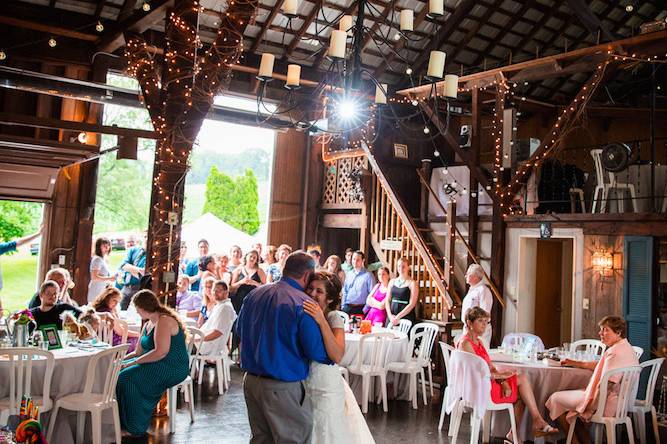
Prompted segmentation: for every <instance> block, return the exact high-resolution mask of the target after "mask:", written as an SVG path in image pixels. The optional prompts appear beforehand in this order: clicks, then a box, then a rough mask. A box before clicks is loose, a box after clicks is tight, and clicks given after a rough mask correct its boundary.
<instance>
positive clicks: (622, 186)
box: [591, 148, 637, 213]
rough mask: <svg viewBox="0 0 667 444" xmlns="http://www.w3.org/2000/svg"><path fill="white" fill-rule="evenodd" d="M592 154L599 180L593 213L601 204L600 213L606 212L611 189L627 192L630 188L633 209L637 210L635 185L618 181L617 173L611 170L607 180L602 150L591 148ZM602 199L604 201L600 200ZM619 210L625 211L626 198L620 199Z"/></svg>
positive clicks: (620, 211) (592, 208)
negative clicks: (603, 166)
mask: <svg viewBox="0 0 667 444" xmlns="http://www.w3.org/2000/svg"><path fill="white" fill-rule="evenodd" d="M591 156H592V157H593V162H594V163H595V178H596V180H597V185H596V186H595V191H594V192H593V205H592V206H591V213H595V209H596V207H597V205H598V203H599V204H600V213H604V212H605V209H606V207H607V199H609V192H610V191H611V190H616V191H620V192H621V193H623V194H625V190H628V192H629V193H630V198H631V199H632V209H633V211H634V212H635V213H636V212H637V195H636V194H635V186H634V185H633V184H631V183H625V182H618V180H616V174H615V173H612V172H611V171H607V176H606V177H607V179H608V180H605V171H604V169H603V168H602V159H601V156H602V150H601V149H599V148H598V149H594V150H591ZM600 200H601V201H602V202H600ZM618 211H619V213H624V212H625V201H624V199H619V200H618Z"/></svg>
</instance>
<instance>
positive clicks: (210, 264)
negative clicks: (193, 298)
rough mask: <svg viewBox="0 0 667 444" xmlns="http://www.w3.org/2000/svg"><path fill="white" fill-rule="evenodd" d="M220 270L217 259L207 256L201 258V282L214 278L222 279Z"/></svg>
mask: <svg viewBox="0 0 667 444" xmlns="http://www.w3.org/2000/svg"><path fill="white" fill-rule="evenodd" d="M218 270H219V268H218V264H217V261H216V260H215V257H213V256H211V255H206V256H202V257H200V258H199V272H200V280H202V281H204V280H206V279H208V278H213V279H215V280H218V279H220V276H219V275H218ZM193 291H194V290H193Z"/></svg>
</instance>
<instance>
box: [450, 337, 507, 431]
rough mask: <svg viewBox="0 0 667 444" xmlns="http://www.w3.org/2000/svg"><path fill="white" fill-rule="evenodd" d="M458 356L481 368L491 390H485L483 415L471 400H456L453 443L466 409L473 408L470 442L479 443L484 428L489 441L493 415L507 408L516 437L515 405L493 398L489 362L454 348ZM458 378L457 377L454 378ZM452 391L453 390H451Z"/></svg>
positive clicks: (467, 383) (472, 382)
mask: <svg viewBox="0 0 667 444" xmlns="http://www.w3.org/2000/svg"><path fill="white" fill-rule="evenodd" d="M454 356H456V359H457V360H460V362H464V363H465V362H469V363H470V364H472V365H471V367H472V366H474V368H478V369H480V373H479V374H480V377H481V378H482V380H483V381H487V380H488V385H489V390H485V391H484V396H485V401H486V406H485V409H486V410H485V412H484V414H483V415H482V412H480V411H478V410H477V408H476V407H474V406H473V405H471V404H470V403H469V402H467V401H466V400H463V399H459V400H457V401H456V404H455V406H454V409H453V410H452V420H453V421H452V422H453V424H452V426H451V428H452V431H451V432H450V435H451V436H452V440H451V444H456V440H457V438H458V434H459V429H460V426H461V418H462V416H463V412H464V410H472V413H471V417H470V426H471V428H472V431H471V435H470V442H471V443H477V442H478V440H479V432H480V429H482V435H483V436H482V442H489V438H490V435H491V415H493V414H494V413H495V412H498V411H503V410H506V411H507V413H508V414H509V417H510V427H511V431H512V436H514V437H516V436H518V435H517V428H516V418H515V416H514V405H513V404H510V403H502V404H496V403H494V402H493V401H492V400H491V390H490V380H491V371H490V370H489V366H488V364H487V363H486V362H485V361H484V360H483V359H482V358H480V357H479V356H477V355H474V354H472V353H467V352H464V351H462V350H454V351H453V352H452V357H454ZM456 373H457V372H452V373H451V374H452V376H455V375H456ZM454 379H456V378H454ZM480 382H482V381H457V380H452V381H450V382H448V385H452V386H465V385H474V384H479V383H480ZM450 393H451V392H450Z"/></svg>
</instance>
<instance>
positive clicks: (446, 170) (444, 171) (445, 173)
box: [442, 167, 449, 175]
mask: <svg viewBox="0 0 667 444" xmlns="http://www.w3.org/2000/svg"><path fill="white" fill-rule="evenodd" d="M442 174H444V175H447V174H449V170H448V169H447V167H445V169H444V170H442Z"/></svg>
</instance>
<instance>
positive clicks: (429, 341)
mask: <svg viewBox="0 0 667 444" xmlns="http://www.w3.org/2000/svg"><path fill="white" fill-rule="evenodd" d="M419 331H425V332H427V335H426V336H425V337H424V338H423V339H422V341H421V342H420V344H419V348H420V349H421V348H422V347H427V349H426V350H424V352H425V356H426V360H425V361H424V367H426V368H427V370H428V384H429V388H430V391H431V396H433V370H432V369H431V352H432V351H433V345H434V344H435V339H436V338H437V336H438V331H439V329H438V326H437V325H435V324H432V323H430V322H420V323H418V324H415V326H414V327H412V330H410V336H412V335H414V334H415V333H417V332H419Z"/></svg>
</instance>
